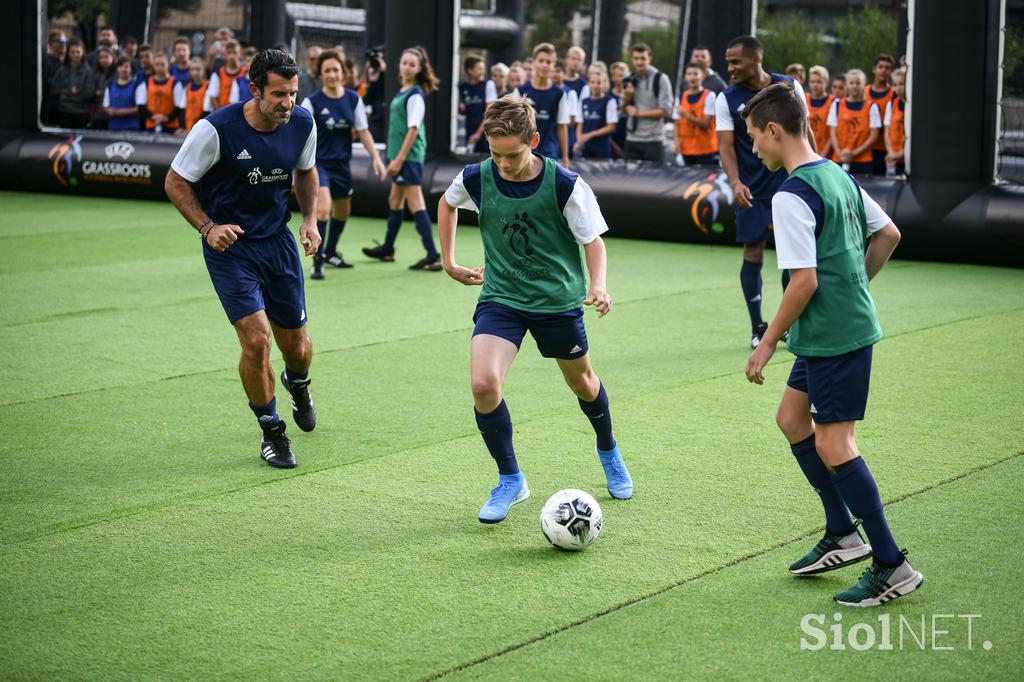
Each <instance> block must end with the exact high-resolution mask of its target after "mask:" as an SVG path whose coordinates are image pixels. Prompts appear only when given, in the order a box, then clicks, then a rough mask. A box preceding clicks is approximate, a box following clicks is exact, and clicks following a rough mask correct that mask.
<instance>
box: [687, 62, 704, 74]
mask: <svg viewBox="0 0 1024 682" xmlns="http://www.w3.org/2000/svg"><path fill="white" fill-rule="evenodd" d="M686 68H688V69H697V70H698V71H703V72H704V73H707V72H708V69H707V67H706V66H704V65H703V64H701V63H699V62H690V63H689V64H687V65H686Z"/></svg>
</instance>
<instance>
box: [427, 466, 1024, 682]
mask: <svg viewBox="0 0 1024 682" xmlns="http://www.w3.org/2000/svg"><path fill="white" fill-rule="evenodd" d="M1021 456H1024V450H1021V451H1020V452H1015V453H1013V454H1011V455H1007V456H1006V457H1003V458H1001V459H997V460H995V461H993V462H989V463H987V464H980V465H978V466H976V467H973V468H971V469H968V470H967V471H964V472H961V473H959V474H957V475H955V476H951V477H949V478H945V479H942V480H941V481H938V482H936V483H932V484H931V485H927V486H925V487H923V488H920V489H918V490H914V491H911V492H909V493H905V494H903V495H899V496H897V497H894V498H893V499H891V500H888V501H886V502H885V506H887V507H888V506H889V505H893V504H898V503H900V502H904V501H906V500H908V499H911V498H913V497H917V496H918V495H922V494H924V493H927V492H931V491H933V490H937V489H938V488H941V487H943V486H945V485H948V484H950V483H954V482H956V481H959V480H961V479H964V478H967V477H969V476H973V475H974V474H977V473H979V472H982V471H985V470H987V469H991V468H993V467H996V466H999V465H1000V464H1005V463H1006V462H1009V461H1011V460H1014V459H1017V458H1019V457H1021ZM824 530H825V527H824V526H819V527H818V528H815V529H813V530H811V531H810V532H807V533H803V534H802V535H798V536H796V537H793V538H790V539H788V540H783V541H781V542H777V543H775V544H773V545H770V546H768V547H764V548H762V549H759V550H757V551H755V552H751V553H749V554H745V555H743V556H740V557H737V558H735V559H732V560H730V561H727V562H725V563H724V564H719V565H718V566H713V567H711V568H708V569H706V570H704V571H701V572H700V573H696V574H694V575H691V576H687V577H686V578H683V579H681V580H677V581H675V582H672V583H669V584H668V585H666V586H664V587H661V588H659V589H657V590H655V591H653V592H649V593H647V594H644V595H641V596H639V597H634V598H632V599H628V600H626V601H624V602H621V603H619V604H615V605H613V606H610V607H608V608H606V609H602V610H601V611H598V612H596V613H592V614H590V615H588V616H585V617H583V618H580V619H578V620H574V621H572V622H571V623H567V624H565V625H562V626H559V627H557V628H553V629H551V630H546V631H544V632H542V633H540V634H539V635H536V636H534V637H531V638H530V639H527V640H523V641H521V642H517V643H515V644H511V645H509V646H507V647H505V648H503V649H499V650H498V651H495V652H492V653H490V654H487V655H485V656H481V657H479V658H475V659H473V660H471V661H467V662H466V663H462V664H460V665H457V666H455V667H452V668H448V669H446V670H442V671H440V672H436V673H432V674H430V675H427V676H426V677H421V678H420V680H421V682H433V681H434V680H440V679H442V678H445V677H448V676H450V675H453V674H455V673H459V672H462V671H464V670H469V669H470V668H475V667H477V666H479V665H482V664H484V663H487V662H488V661H492V660H495V659H497V658H500V657H502V656H505V655H506V654H510V653H512V652H514V651H518V650H520V649H524V648H526V647H529V646H532V645H534V644H537V643H539V642H543V641H544V640H546V639H550V638H551V637H553V636H555V635H558V634H561V633H563V632H567V631H569V630H571V629H573V628H576V627H579V626H580V625H585V624H587V623H589V622H591V621H595V620H597V619H599V618H603V617H605V616H608V615H611V614H613V613H615V612H617V611H621V610H623V609H625V608H628V607H630V606H634V605H636V604H640V603H643V602H646V601H650V600H652V599H655V598H656V597H660V596H661V595H663V594H667V593H668V592H671V591H673V590H675V589H676V588H679V587H682V586H684V585H688V584H690V583H693V582H696V581H698V580H701V579H703V578H706V577H708V576H710V575H714V574H716V573H720V572H721V571H724V570H726V569H729V568H733V567H734V566H738V565H739V564H741V563H744V562H746V561H750V560H751V559H757V558H759V557H762V556H764V555H766V554H769V553H771V552H774V551H775V550H777V549H781V548H783V547H786V546H787V545H791V544H793V543H795V542H799V541H801V540H806V539H809V538H812V537H815V536H817V535H819V534H821V533H822V532H824Z"/></svg>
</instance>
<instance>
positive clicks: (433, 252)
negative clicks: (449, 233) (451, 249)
mask: <svg viewBox="0 0 1024 682" xmlns="http://www.w3.org/2000/svg"><path fill="white" fill-rule="evenodd" d="M412 219H413V220H415V221H416V232H418V233H419V235H420V241H422V242H423V248H424V249H426V251H427V258H429V259H430V260H437V248H435V247H434V226H433V224H431V222H430V214H429V213H427V211H426V209H424V210H422V211H416V212H415V213H413V214H412Z"/></svg>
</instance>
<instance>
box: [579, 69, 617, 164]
mask: <svg viewBox="0 0 1024 682" xmlns="http://www.w3.org/2000/svg"><path fill="white" fill-rule="evenodd" d="M587 86H588V88H587V90H588V95H589V96H588V97H587V98H586V99H585V100H583V101H582V102H581V103H580V111H581V117H582V119H583V120H582V121H581V122H580V124H579V126H578V130H577V134H576V149H575V151H576V153H577V154H579V155H580V156H582V157H583V158H586V159H610V158H612V134H614V133H615V127H616V126H617V125H618V123H619V103H618V100H617V99H616V97H615V96H614V95H612V94H610V93H609V92H608V74H607V73H606V72H604V71H602V70H600V69H593V70H591V72H590V79H589V82H588V83H587Z"/></svg>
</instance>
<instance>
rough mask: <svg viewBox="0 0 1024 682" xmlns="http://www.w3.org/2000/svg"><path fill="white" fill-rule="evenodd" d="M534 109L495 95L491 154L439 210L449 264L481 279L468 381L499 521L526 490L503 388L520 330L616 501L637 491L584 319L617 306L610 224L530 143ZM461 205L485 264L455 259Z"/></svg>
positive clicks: (469, 280)
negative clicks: (573, 416) (584, 422)
mask: <svg viewBox="0 0 1024 682" xmlns="http://www.w3.org/2000/svg"><path fill="white" fill-rule="evenodd" d="M534 116H535V115H534V111H533V108H532V107H531V106H530V104H529V102H528V101H527V100H526V99H524V98H522V97H519V96H516V95H510V96H508V97H503V98H502V99H500V100H498V101H497V102H493V103H491V104H490V105H489V106H488V107H487V112H486V113H485V115H484V131H485V133H486V135H487V139H488V142H489V143H490V145H491V158H489V159H487V160H485V161H483V162H482V163H477V164H472V165H470V166H466V167H465V168H464V169H463V171H462V172H461V173H459V175H458V177H456V178H455V180H454V181H453V182H452V184H451V186H450V187H449V188H448V190H447V192H445V195H444V197H442V198H441V201H440V203H439V204H438V209H437V210H438V233H439V234H440V237H441V253H442V259H443V262H444V268H445V271H446V272H447V273H448V274H449V275H450V276H451V277H452V278H453V279H455V280H456V281H458V282H461V283H462V284H466V285H482V291H481V294H480V302H479V303H478V304H477V307H476V312H475V313H474V315H473V322H474V325H475V326H474V329H473V342H472V348H471V374H472V381H471V383H472V388H473V403H474V413H475V415H476V423H477V426H478V428H479V429H480V434H481V435H482V436H483V439H484V443H485V444H486V446H487V450H488V452H489V453H490V455H491V457H492V458H493V459H494V461H495V463H496V464H497V466H498V485H497V486H496V487H495V488H494V489H493V490H492V491H491V495H490V498H489V499H488V500H487V502H486V503H485V504H484V506H483V507H482V508H481V509H480V513H479V519H480V521H481V522H482V523H498V522H499V521H502V520H503V519H504V518H505V517H506V516H507V515H508V512H509V509H510V508H511V507H512V505H515V504H519V503H520V502H523V501H525V500H526V499H527V498H528V497H529V496H530V489H529V488H528V487H527V485H526V479H525V478H524V476H523V473H522V472H521V471H520V470H519V464H518V462H517V460H516V455H515V450H514V449H513V446H512V419H511V417H510V416H509V411H508V408H507V407H506V405H505V401H504V399H503V396H502V390H503V385H504V382H505V376H506V374H507V373H508V370H509V368H510V367H511V366H512V361H513V360H515V357H516V354H517V353H518V352H519V346H520V344H521V343H522V340H523V337H524V336H525V335H526V332H527V331H529V332H530V334H531V336H533V338H534V340H535V341H536V342H537V348H538V350H540V352H541V355H543V356H544V357H547V358H554V359H555V361H556V362H557V363H558V368H559V369H560V370H561V371H562V376H563V377H564V378H565V381H566V383H567V384H568V385H569V388H570V389H571V390H572V392H573V393H575V394H576V397H577V399H578V402H579V406H580V409H581V410H582V411H583V413H584V414H585V415H586V416H587V417H588V418H589V419H590V422H591V425H592V426H593V428H594V432H595V434H596V436H597V447H596V450H597V455H598V459H599V461H600V462H601V465H602V467H603V468H604V473H605V478H606V480H607V484H608V492H609V494H611V496H612V497H613V498H615V499H619V500H626V499H629V498H630V497H632V495H633V479H632V478H630V475H629V471H628V470H627V469H626V465H625V463H624V462H623V461H622V455H621V454H620V453H619V447H618V445H617V444H616V442H615V437H614V436H613V435H612V422H611V413H610V411H609V407H608V394H607V393H606V392H605V389H604V386H603V385H602V383H601V381H600V379H598V377H597V375H596V374H595V373H594V370H593V368H592V367H591V364H590V354H589V352H588V347H587V334H586V329H585V328H584V325H583V306H593V307H594V308H595V309H596V310H597V314H598V317H603V316H604V315H605V314H607V313H608V312H609V311H610V310H611V307H612V298H611V296H610V295H609V294H608V291H607V290H606V289H605V277H606V270H607V254H606V251H605V246H604V241H603V240H602V239H601V236H600V235H601V234H602V233H603V232H605V231H606V230H607V229H608V226H607V225H606V224H605V221H604V217H603V216H602V215H601V208H600V207H599V206H598V204H597V199H596V198H595V197H594V193H593V192H592V191H591V189H590V187H589V186H588V185H587V184H586V183H585V182H584V181H583V180H582V179H581V178H580V177H579V176H578V175H576V174H575V173H572V172H570V171H567V170H564V169H562V168H559V167H558V164H557V163H555V161H554V160H552V159H550V158H544V157H542V156H540V155H538V154H535V153H533V150H535V149H536V148H537V144H538V143H539V142H540V135H539V134H538V133H537V124H536V119H535V117H534ZM459 208H465V209H469V210H472V211H477V212H478V214H479V216H480V234H481V237H482V238H483V243H484V267H480V268H466V267H463V266H461V265H458V264H457V263H456V262H455V229H456V224H457V221H458V209H459ZM581 247H582V249H583V255H584V257H585V259H586V264H587V271H588V273H589V275H590V284H589V286H587V282H586V277H585V276H584V273H583V263H582V261H583V259H581V257H580V248H581Z"/></svg>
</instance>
